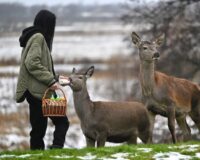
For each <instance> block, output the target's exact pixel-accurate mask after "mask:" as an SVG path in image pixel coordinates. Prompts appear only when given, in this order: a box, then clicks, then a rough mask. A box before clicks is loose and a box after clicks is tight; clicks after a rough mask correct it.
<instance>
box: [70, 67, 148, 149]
mask: <svg viewBox="0 0 200 160" xmlns="http://www.w3.org/2000/svg"><path fill="white" fill-rule="evenodd" d="M93 72H94V67H93V66H92V67H90V68H89V69H88V70H87V71H86V72H85V73H77V72H76V70H75V69H73V72H72V74H71V75H70V76H69V81H70V83H69V84H68V85H69V86H70V87H71V89H72V90H73V98H74V105H75V110H76V113H77V115H78V117H79V119H80V122H81V129H82V131H83V134H84V135H85V138H86V143H87V146H88V147H95V143H96V142H97V147H100V146H104V145H105V142H106V141H109V142H114V143H121V142H128V143H130V144H136V143H137V141H136V139H137V137H139V138H140V139H141V140H142V141H143V142H144V143H147V142H149V137H150V135H149V134H150V121H149V117H148V111H147V109H146V107H145V106H144V105H143V104H142V103H139V102H103V101H97V102H93V101H92V100H91V99H90V96H89V94H88V90H87V85H86V81H87V79H88V78H89V77H91V76H92V74H93Z"/></svg>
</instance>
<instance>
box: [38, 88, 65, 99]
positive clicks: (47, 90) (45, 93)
mask: <svg viewBox="0 0 200 160" xmlns="http://www.w3.org/2000/svg"><path fill="white" fill-rule="evenodd" d="M49 90H50V88H47V89H46V91H45V92H44V96H43V97H42V99H45V97H46V95H47V93H48V92H49ZM57 90H60V91H61V92H62V94H63V96H64V99H65V101H67V99H66V96H65V93H64V91H63V90H62V89H61V88H58V89H57Z"/></svg>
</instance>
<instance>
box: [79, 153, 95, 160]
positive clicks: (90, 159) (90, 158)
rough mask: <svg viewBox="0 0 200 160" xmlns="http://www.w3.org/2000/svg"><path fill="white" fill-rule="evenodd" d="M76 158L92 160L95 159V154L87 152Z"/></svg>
mask: <svg viewBox="0 0 200 160" xmlns="http://www.w3.org/2000/svg"><path fill="white" fill-rule="evenodd" d="M77 158H79V159H83V160H85V159H87V160H93V159H96V156H95V155H92V154H91V153H87V154H86V155H85V156H78V157H77Z"/></svg>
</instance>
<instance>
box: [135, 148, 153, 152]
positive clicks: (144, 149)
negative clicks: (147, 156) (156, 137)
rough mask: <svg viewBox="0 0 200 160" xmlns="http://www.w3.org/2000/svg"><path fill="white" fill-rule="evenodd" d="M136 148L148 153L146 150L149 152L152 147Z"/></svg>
mask: <svg viewBox="0 0 200 160" xmlns="http://www.w3.org/2000/svg"><path fill="white" fill-rule="evenodd" d="M137 150H138V151H142V152H145V153H148V152H151V151H152V148H138V149H137Z"/></svg>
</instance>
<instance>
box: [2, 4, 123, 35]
mask: <svg viewBox="0 0 200 160" xmlns="http://www.w3.org/2000/svg"><path fill="white" fill-rule="evenodd" d="M41 9H49V10H51V11H52V12H54V13H55V14H56V16H57V24H58V25H66V24H70V23H73V22H96V21H97V22H101V21H104V22H105V21H106V22H107V21H118V20H119V19H120V16H121V14H122V13H123V7H121V6H120V5H119V4H113V5H79V4H70V5H64V6H63V5H56V6H46V5H35V6H24V5H22V4H19V3H1V4H0V32H3V31H18V30H20V29H21V28H23V27H24V26H27V25H29V24H30V23H32V21H33V18H34V17H35V14H36V13H37V12H38V11H39V10H41Z"/></svg>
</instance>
